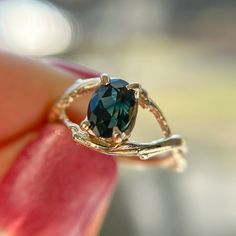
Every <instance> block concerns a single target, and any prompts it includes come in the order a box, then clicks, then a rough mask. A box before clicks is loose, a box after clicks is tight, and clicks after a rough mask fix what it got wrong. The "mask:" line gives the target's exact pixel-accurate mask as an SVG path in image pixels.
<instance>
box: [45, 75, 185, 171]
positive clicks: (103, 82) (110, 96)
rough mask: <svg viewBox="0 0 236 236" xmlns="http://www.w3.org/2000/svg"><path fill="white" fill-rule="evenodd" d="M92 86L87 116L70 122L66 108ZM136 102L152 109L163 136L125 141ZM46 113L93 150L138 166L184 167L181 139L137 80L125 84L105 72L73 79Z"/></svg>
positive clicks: (80, 142) (136, 110) (75, 138)
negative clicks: (139, 140)
mask: <svg viewBox="0 0 236 236" xmlns="http://www.w3.org/2000/svg"><path fill="white" fill-rule="evenodd" d="M94 90H95V92H94V93H93V95H92V98H91V100H90V103H89V106H88V112H87V117H86V118H85V119H84V120H83V121H82V122H81V123H80V124H76V123H74V122H72V121H71V120H70V119H69V117H68V116H67V113H66V108H68V107H69V106H70V105H71V104H72V102H74V100H76V99H77V98H79V97H80V96H81V95H83V94H84V93H86V92H90V91H94ZM139 106H141V107H142V108H143V109H146V110H149V111H150V112H151V113H153V115H154V117H155V118H156V120H157V121H158V123H159V125H160V127H161V130H162V132H163V135H164V138H161V139H158V140H156V141H152V142H149V143H140V142H135V141H129V137H130V135H131V131H132V129H133V127H134V124H135V120H136V116H137V112H138V107H139ZM50 117H51V119H53V120H55V119H57V120H61V121H62V122H63V123H64V124H65V125H66V127H67V128H68V129H69V130H70V131H71V132H72V138H73V139H74V141H75V142H76V143H78V144H82V145H85V146H87V147H89V148H92V149H95V150H96V151H99V152H102V153H105V154H109V155H116V156H119V158H120V159H121V160H125V161H132V163H137V164H138V165H142V166H143V165H152V166H153V165H157V166H161V167H168V168H173V169H175V170H177V171H183V170H184V169H185V167H186V160H185V158H184V154H185V153H186V144H185V141H184V139H183V138H181V136H179V135H173V134H171V131H170V128H169V126H168V124H167V121H166V119H165V117H164V115H163V114H162V112H161V110H160V108H159V107H158V106H157V105H156V104H155V103H154V101H153V100H152V99H151V98H149V97H148V93H147V91H146V90H144V89H143V88H142V87H141V85H140V84H138V83H130V84H128V83H127V82H126V81H124V80H121V79H117V78H113V77H110V76H109V75H107V74H102V75H101V76H100V77H97V78H90V79H85V80H82V79H77V80H76V81H75V83H74V84H73V85H72V86H70V87H69V88H68V89H67V90H66V91H65V92H64V94H63V95H62V96H61V98H60V99H59V100H58V101H57V102H56V104H55V106H54V107H53V109H52V112H51V114H50ZM134 161H135V162H134Z"/></svg>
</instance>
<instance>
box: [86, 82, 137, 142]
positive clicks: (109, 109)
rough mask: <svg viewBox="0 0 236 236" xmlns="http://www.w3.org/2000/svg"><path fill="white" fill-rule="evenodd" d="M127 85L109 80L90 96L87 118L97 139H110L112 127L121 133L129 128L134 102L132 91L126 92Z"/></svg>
mask: <svg viewBox="0 0 236 236" xmlns="http://www.w3.org/2000/svg"><path fill="white" fill-rule="evenodd" d="M127 84H128V83H127V82H126V81H124V80H120V79H111V80H110V83H109V84H108V85H101V86H100V87H99V88H98V89H97V90H96V91H95V92H94V94H93V95H92V98H91V100H90V102H89V107H88V112H87V117H88V120H89V122H90V124H91V127H90V128H91V129H92V130H93V132H94V133H95V135H96V136H97V137H103V138H110V137H112V133H113V128H114V127H118V128H119V130H120V131H121V132H124V131H125V130H127V128H128V127H129V125H130V121H131V118H132V116H133V112H134V108H135V102H136V101H135V95H134V91H133V90H128V89H127V88H126V85H127Z"/></svg>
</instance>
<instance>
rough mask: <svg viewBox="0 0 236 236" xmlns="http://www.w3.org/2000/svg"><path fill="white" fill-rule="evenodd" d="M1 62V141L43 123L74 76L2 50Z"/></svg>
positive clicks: (82, 102) (81, 103) (83, 104)
mask: <svg viewBox="0 0 236 236" xmlns="http://www.w3.org/2000/svg"><path fill="white" fill-rule="evenodd" d="M0 64H1V68H0V90H1V93H0V111H1V116H0V123H1V126H0V144H1V143H3V142H6V141H7V140H10V139H12V138H14V137H16V136H17V135H20V134H22V133H24V132H26V131H28V130H30V129H32V128H34V127H37V126H38V125H40V124H42V123H43V122H44V121H45V120H46V119H47V115H48V111H49V109H50V107H51V105H52V103H53V102H54V101H55V100H56V99H57V98H58V97H59V96H60V95H61V94H62V93H63V91H64V90H65V88H67V87H68V86H69V85H71V84H72V83H73V81H74V79H75V78H76V77H75V76H74V75H72V74H71V73H66V72H63V71H62V70H60V71H59V70H56V69H53V68H52V67H50V66H47V65H45V63H39V62H38V61H35V60H32V59H26V58H22V57H19V56H16V55H12V54H8V53H4V52H1V53H0ZM87 75H89V73H88V74H87ZM82 76H84V74H82ZM92 76H94V73H93V72H91V75H90V77H92ZM85 103H86V102H85V101H84V100H83V101H81V102H80V106H81V107H83V106H84V107H85ZM81 110H83V109H81ZM77 112H78V114H79V112H80V110H79V111H77Z"/></svg>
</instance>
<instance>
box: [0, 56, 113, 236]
mask: <svg viewBox="0 0 236 236" xmlns="http://www.w3.org/2000/svg"><path fill="white" fill-rule="evenodd" d="M48 64H49V63H45V62H39V61H37V60H33V59H29V58H23V57H20V56H17V55H13V54H9V53H6V52H0V65H1V67H0V124H1V126H0V183H1V180H3V177H4V176H6V174H8V173H10V167H12V166H13V164H14V161H15V160H16V158H17V157H18V154H19V153H20V152H21V151H22V150H23V149H24V148H25V146H26V145H27V144H28V143H29V142H30V141H32V140H34V139H36V138H37V135H38V133H37V132H38V131H37V130H38V127H41V126H43V125H44V124H46V123H47V122H48V114H49V111H50V108H51V106H52V104H53V103H54V102H55V100H56V99H57V98H58V97H59V96H61V94H62V93H63V91H64V90H65V89H66V88H67V87H68V86H70V85H71V84H73V82H74V80H75V79H76V76H75V75H73V74H76V73H75V72H76V69H75V70H74V71H72V70H69V69H68V68H64V65H63V66H62V65H58V64H57V63H56V64H57V65H56V64H54V65H53V66H52V65H51V66H50V65H48ZM51 64H53V63H51ZM56 67H57V68H56ZM58 67H60V68H63V70H62V69H58ZM78 68H79V66H78ZM83 70H84V69H83ZM66 71H70V73H69V72H66ZM78 72H80V69H79V70H78ZM80 73H81V72H80ZM86 73H87V72H86ZM82 74H83V77H88V75H89V74H91V75H95V74H96V73H95V72H88V74H87V75H86V74H85V73H84V72H83V73H81V75H82ZM77 75H78V73H77ZM88 96H89V95H88ZM87 99H88V97H86V96H85V97H84V99H83V100H82V101H80V103H79V105H75V106H74V107H72V109H71V111H70V115H71V117H72V119H74V120H77V119H82V118H83V117H84V115H85V114H84V112H82V111H86V107H87V102H88V101H87ZM75 117H76V118H75ZM101 160H102V159H101ZM114 172H115V169H114ZM115 175H116V174H115V173H114V176H115ZM113 184H114V182H113V181H111V186H113ZM111 186H108V188H110V187H111ZM107 195H110V193H109V192H108V193H107ZM107 199H109V196H104V198H103V199H101V202H100V206H101V207H100V208H99V210H98V211H97V213H96V214H95V215H94V219H93V220H92V221H91V222H90V224H91V226H89V227H88V230H87V232H86V233H85V234H84V235H96V233H97V231H98V230H99V227H100V225H101V223H102V219H103V216H104V214H105V212H106V208H107V205H108V200H107ZM0 234H1V228H0ZM3 235H5V234H3ZM6 235H8V234H6Z"/></svg>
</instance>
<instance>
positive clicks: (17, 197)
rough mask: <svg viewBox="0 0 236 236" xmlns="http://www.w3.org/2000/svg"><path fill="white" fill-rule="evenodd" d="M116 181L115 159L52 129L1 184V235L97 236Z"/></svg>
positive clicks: (59, 128)
mask: <svg viewBox="0 0 236 236" xmlns="http://www.w3.org/2000/svg"><path fill="white" fill-rule="evenodd" d="M115 179H116V164H115V162H114V159H113V158H112V157H110V156H104V155H102V154H99V153H97V152H95V151H93V150H91V149H87V148H85V147H83V146H77V145H75V144H74V142H73V141H72V139H71V138H70V134H69V132H68V130H67V129H66V128H65V127H64V126H62V125H49V126H47V127H45V128H44V129H43V130H42V131H41V132H40V136H39V137H38V138H37V140H35V141H34V142H33V143H31V144H30V145H28V146H27V147H26V148H25V149H24V151H23V152H22V153H21V154H20V156H19V157H18V158H17V160H16V162H15V163H14V164H13V166H12V168H11V169H10V170H9V172H8V173H7V175H6V176H5V177H4V179H3V180H2V182H1V183H0V232H4V233H5V234H3V235H14V236H26V235H30V236H36V235H41V236H46V235H57V236H65V235H67V236H73V235H81V236H82V235H85V234H87V235H88V234H89V235H96V234H95V233H94V232H97V231H98V227H99V225H100V223H101V213H102V212H104V209H105V208H106V206H107V204H108V202H109V198H110V195H111V192H112V190H113V187H114V184H115ZM98 219H99V220H98Z"/></svg>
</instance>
